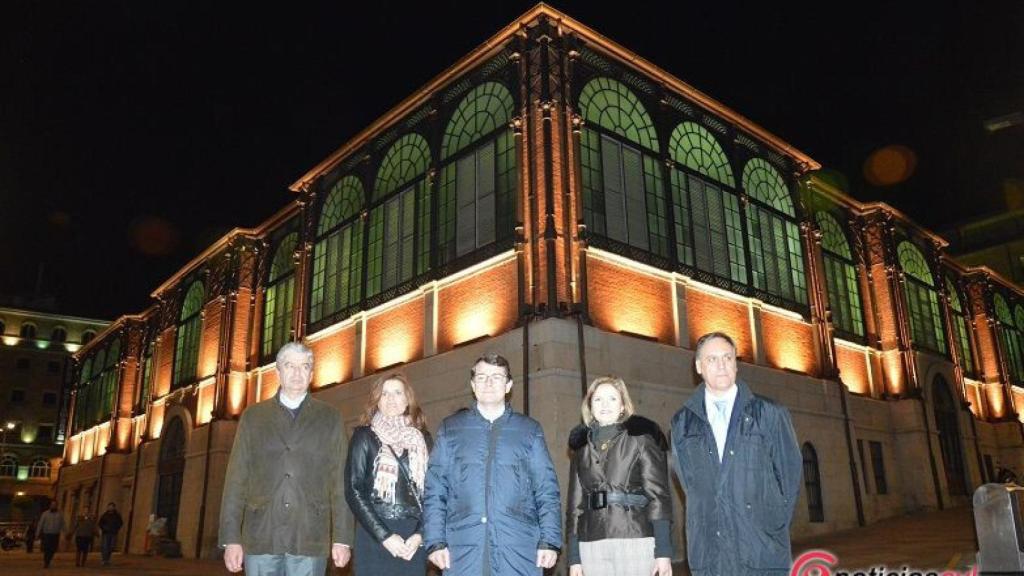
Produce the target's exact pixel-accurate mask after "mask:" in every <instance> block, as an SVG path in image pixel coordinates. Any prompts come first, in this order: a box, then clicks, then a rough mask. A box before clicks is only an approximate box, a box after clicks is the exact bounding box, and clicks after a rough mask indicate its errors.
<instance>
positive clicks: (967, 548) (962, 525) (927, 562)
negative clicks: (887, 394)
mask: <svg viewBox="0 0 1024 576" xmlns="http://www.w3.org/2000/svg"><path fill="white" fill-rule="evenodd" d="M813 549H824V550H828V551H830V552H832V553H833V554H835V555H836V556H838V557H839V563H838V566H837V567H839V568H842V569H853V568H871V567H876V566H879V565H883V564H884V565H885V566H887V567H889V568H890V569H895V570H899V569H901V568H902V567H903V566H909V567H912V568H919V569H936V570H939V569H947V568H949V569H952V568H959V569H961V570H962V569H965V568H967V567H968V566H970V565H971V564H973V562H974V553H975V551H976V550H977V545H976V544H975V538H974V521H973V517H972V515H971V510H970V509H969V508H956V509H953V510H945V511H942V512H930V513H925V514H917V515H912V516H905V517H901V518H896V519H893V520H889V521H885V522H880V523H877V524H874V525H872V526H869V527H867V528H857V529H854V530H849V531H846V532H841V533H837V534H831V535H828V536H823V537H820V538H812V539H809V540H805V541H800V542H796V543H794V545H793V551H794V555H798V554H799V553H800V552H802V551H804V550H813ZM74 564H75V561H74V556H73V555H72V554H71V553H70V552H62V553H60V554H58V555H57V557H56V558H55V559H54V562H53V565H52V566H51V568H50V570H46V571H44V570H43V569H42V556H41V555H40V553H39V548H38V547H36V550H35V552H34V553H33V554H32V555H28V554H26V553H25V550H24V549H20V550H13V551H7V552H2V553H0V567H2V568H0V576H22V575H24V576H28V575H32V576H36V575H39V574H47V575H53V576H72V575H73V576H90V575H102V574H110V575H116V574H123V575H129V574H130V575H136V574H153V575H168V576H171V575H173V576H205V575H214V574H216V575H220V576H226V575H227V574H229V573H228V571H227V570H225V569H224V566H223V564H221V563H220V561H216V560H185V559H168V558H153V557H148V556H136V555H124V554H115V555H114V563H113V565H112V566H100V557H99V553H98V552H95V553H93V554H90V557H89V565H88V566H86V567H85V568H75V566H74ZM851 571H852V570H851ZM347 573H348V572H347V571H345V572H342V571H336V575H332V576H340V575H342V574H347ZM675 573H676V574H677V575H685V574H686V573H687V572H686V570H685V569H682V567H677V569H676V570H675Z"/></svg>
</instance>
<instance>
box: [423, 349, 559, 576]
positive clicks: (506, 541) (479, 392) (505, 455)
mask: <svg viewBox="0 0 1024 576" xmlns="http://www.w3.org/2000/svg"><path fill="white" fill-rule="evenodd" d="M470 386H471V387H472V388H473V393H474V394H475V395H476V405H475V406H474V407H473V408H466V409H463V410H460V411H459V412H456V413H455V414H453V415H451V416H449V417H448V418H445V419H444V421H443V422H442V423H441V426H440V428H439V429H438V435H437V441H436V442H435V444H434V452H433V453H431V455H430V463H429V465H428V468H427V478H426V488H425V492H424V496H423V509H424V519H423V541H424V545H425V546H426V547H427V553H428V554H430V561H431V562H433V563H434V564H435V565H437V566H438V567H439V568H441V569H442V570H444V571H445V572H444V573H445V574H446V575H447V576H456V575H457V576H480V575H481V574H483V575H485V576H489V575H491V574H494V575H496V576H498V575H500V576H527V575H539V574H541V572H542V571H543V570H544V569H545V568H550V567H552V566H554V564H555V561H556V560H557V559H558V552H559V550H560V544H561V542H562V526H561V513H560V500H559V492H558V479H557V477H556V476H555V468H554V466H553V465H552V463H551V456H550V455H549V454H548V448H547V444H546V443H545V441H544V431H543V430H541V427H540V424H539V423H537V421H536V420H533V419H532V418H529V417H527V416H524V415H522V414H518V413H516V412H513V411H512V408H511V406H509V405H508V404H507V403H506V401H505V397H506V394H508V392H509V391H510V390H511V389H512V372H511V370H510V368H509V364H508V360H506V359H504V358H503V357H501V356H499V355H497V354H487V355H485V356H484V357H482V358H480V359H479V360H477V362H476V363H475V364H474V365H473V369H472V370H470Z"/></svg>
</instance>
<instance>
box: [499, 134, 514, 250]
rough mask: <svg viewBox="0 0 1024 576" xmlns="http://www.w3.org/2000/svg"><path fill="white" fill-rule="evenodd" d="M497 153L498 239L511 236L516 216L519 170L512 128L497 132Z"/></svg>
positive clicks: (501, 239) (506, 238) (505, 238)
mask: <svg viewBox="0 0 1024 576" xmlns="http://www.w3.org/2000/svg"><path fill="white" fill-rule="evenodd" d="M496 149H497V153H498V175H497V182H496V185H497V188H496V191H495V210H496V214H495V231H494V235H495V239H496V240H498V241H499V242H500V241H503V240H508V239H510V238H512V234H513V232H514V230H515V218H516V205H515V199H516V190H517V189H518V187H519V185H518V182H519V171H518V170H517V169H516V167H517V162H516V153H515V152H516V148H515V136H514V135H513V134H512V130H505V131H503V132H499V133H498V139H497V142H496Z"/></svg>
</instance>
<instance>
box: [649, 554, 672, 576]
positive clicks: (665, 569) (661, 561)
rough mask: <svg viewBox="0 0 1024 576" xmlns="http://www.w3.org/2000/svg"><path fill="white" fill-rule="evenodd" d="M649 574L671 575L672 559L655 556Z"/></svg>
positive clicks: (654, 575)
mask: <svg viewBox="0 0 1024 576" xmlns="http://www.w3.org/2000/svg"><path fill="white" fill-rule="evenodd" d="M651 576H672V559H671V558H655V559H654V570H652V571H651Z"/></svg>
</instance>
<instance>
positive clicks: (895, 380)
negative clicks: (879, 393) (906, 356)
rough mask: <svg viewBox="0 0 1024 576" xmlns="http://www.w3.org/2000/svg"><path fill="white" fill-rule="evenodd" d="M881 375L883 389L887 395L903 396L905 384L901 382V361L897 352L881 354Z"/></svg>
mask: <svg viewBox="0 0 1024 576" xmlns="http://www.w3.org/2000/svg"><path fill="white" fill-rule="evenodd" d="M882 373H883V374H885V389H886V391H887V392H888V393H889V394H896V395H899V394H903V393H904V392H906V383H905V382H904V381H903V359H902V358H901V357H900V351H899V350H886V351H884V352H882Z"/></svg>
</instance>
